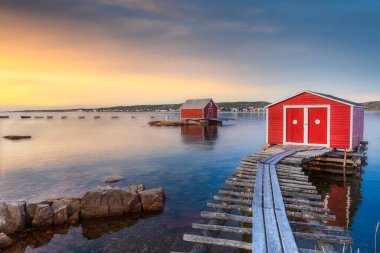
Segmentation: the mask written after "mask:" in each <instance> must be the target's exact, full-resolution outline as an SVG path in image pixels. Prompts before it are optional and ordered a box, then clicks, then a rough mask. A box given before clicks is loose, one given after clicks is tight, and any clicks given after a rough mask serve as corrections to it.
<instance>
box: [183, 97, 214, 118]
mask: <svg viewBox="0 0 380 253" xmlns="http://www.w3.org/2000/svg"><path fill="white" fill-rule="evenodd" d="M210 108H212V114H209V109H210ZM217 117H218V107H217V106H216V104H215V103H214V101H212V105H211V106H210V103H208V104H207V105H206V107H205V108H203V109H181V119H199V118H202V119H204V118H217Z"/></svg>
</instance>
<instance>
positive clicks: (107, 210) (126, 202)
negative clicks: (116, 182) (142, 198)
mask: <svg viewBox="0 0 380 253" xmlns="http://www.w3.org/2000/svg"><path fill="white" fill-rule="evenodd" d="M138 202H139V198H138V193H137V192H136V191H132V190H130V189H121V188H111V187H97V188H95V189H92V190H90V191H88V192H87V193H86V194H85V195H84V196H83V198H82V202H81V217H82V218H85V219H88V218H96V217H109V216H117V215H124V214H128V213H129V212H130V211H131V210H132V209H133V208H134V207H135V205H136V204H137V203H138Z"/></svg>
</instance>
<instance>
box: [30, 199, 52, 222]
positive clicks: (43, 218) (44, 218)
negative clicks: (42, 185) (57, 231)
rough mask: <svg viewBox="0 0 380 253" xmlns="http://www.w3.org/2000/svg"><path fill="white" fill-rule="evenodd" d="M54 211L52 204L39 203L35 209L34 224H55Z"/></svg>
mask: <svg viewBox="0 0 380 253" xmlns="http://www.w3.org/2000/svg"><path fill="white" fill-rule="evenodd" d="M53 218H54V211H53V208H52V207H51V205H50V204H44V203H41V204H37V206H36V208H35V210H34V216H33V220H32V226H34V227H47V226H51V225H53Z"/></svg>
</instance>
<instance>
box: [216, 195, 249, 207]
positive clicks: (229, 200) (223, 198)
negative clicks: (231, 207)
mask: <svg viewBox="0 0 380 253" xmlns="http://www.w3.org/2000/svg"><path fill="white" fill-rule="evenodd" d="M214 199H215V200H217V201H221V202H229V203H239V204H246V205H252V200H250V199H234V198H226V197H221V196H214Z"/></svg>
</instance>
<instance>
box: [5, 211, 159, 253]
mask: <svg viewBox="0 0 380 253" xmlns="http://www.w3.org/2000/svg"><path fill="white" fill-rule="evenodd" d="M154 216H155V215H152V214H150V215H133V216H123V217H112V218H101V219H96V220H83V221H81V223H80V224H79V225H63V226H59V227H53V228H48V229H43V230H42V229H41V230H32V231H28V232H25V233H20V234H16V235H14V236H12V237H13V239H14V240H15V241H16V242H15V243H14V244H13V245H12V247H10V248H7V249H5V250H4V251H1V252H4V253H11V252H12V253H15V252H50V251H51V250H54V251H55V252H71V251H70V250H69V248H70V247H67V245H66V242H67V241H68V239H69V238H71V239H72V241H71V240H69V241H71V242H70V243H71V245H72V246H73V247H75V248H77V247H79V246H80V245H81V244H84V242H87V241H91V240H97V239H99V238H101V237H103V236H104V235H110V234H113V233H119V232H122V231H124V232H125V231H127V229H128V227H130V226H132V225H135V224H137V222H138V221H139V219H149V218H151V217H154ZM65 241H66V242H65ZM49 244H51V245H49ZM57 245H58V246H57ZM79 248H80V247H79ZM92 251H94V250H92Z"/></svg>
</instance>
